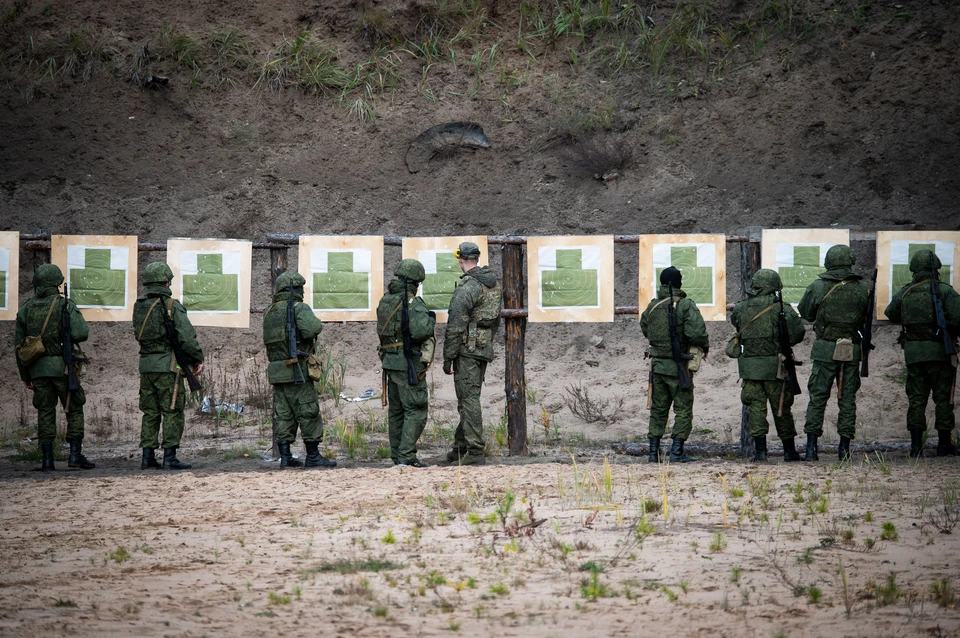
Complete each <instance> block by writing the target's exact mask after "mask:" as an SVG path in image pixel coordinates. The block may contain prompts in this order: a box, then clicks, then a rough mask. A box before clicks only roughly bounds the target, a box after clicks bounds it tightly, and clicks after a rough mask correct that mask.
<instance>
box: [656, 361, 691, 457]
mask: <svg viewBox="0 0 960 638" xmlns="http://www.w3.org/2000/svg"><path fill="white" fill-rule="evenodd" d="M671 405H673V430H672V432H671V436H672V437H673V438H675V439H677V438H678V439H680V440H681V441H686V440H687V439H688V438H690V433H691V432H692V431H693V388H690V389H688V390H681V389H680V378H679V377H670V376H667V375H665V374H656V373H654V375H653V401H652V406H651V407H650V430H649V435H650V436H652V437H654V436H655V437H662V436H663V435H664V433H665V432H666V430H667V419H668V418H669V417H670V406H671Z"/></svg>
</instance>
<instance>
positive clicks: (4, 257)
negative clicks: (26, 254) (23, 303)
mask: <svg viewBox="0 0 960 638" xmlns="http://www.w3.org/2000/svg"><path fill="white" fill-rule="evenodd" d="M19 290H20V233H18V232H16V231H5V232H0V321H6V320H11V319H16V318H17V310H18V309H19V304H20V298H19V296H18V294H17V293H18V292H19Z"/></svg>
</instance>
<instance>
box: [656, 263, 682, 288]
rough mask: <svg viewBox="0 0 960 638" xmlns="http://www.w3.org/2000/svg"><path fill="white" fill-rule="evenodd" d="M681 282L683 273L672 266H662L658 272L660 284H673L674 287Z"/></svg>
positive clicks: (677, 286)
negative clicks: (661, 269) (661, 270)
mask: <svg viewBox="0 0 960 638" xmlns="http://www.w3.org/2000/svg"><path fill="white" fill-rule="evenodd" d="M682 283H683V274H682V273H681V272H680V271H679V270H677V269H676V268H674V267H673V266H670V267H669V268H664V269H663V272H661V273H660V285H661V286H673V287H674V288H679V287H680V286H681V284H682Z"/></svg>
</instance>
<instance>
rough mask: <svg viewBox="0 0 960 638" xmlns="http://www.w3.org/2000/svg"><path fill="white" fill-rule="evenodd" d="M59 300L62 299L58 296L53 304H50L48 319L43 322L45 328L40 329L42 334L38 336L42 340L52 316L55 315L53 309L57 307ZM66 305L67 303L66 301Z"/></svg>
mask: <svg viewBox="0 0 960 638" xmlns="http://www.w3.org/2000/svg"><path fill="white" fill-rule="evenodd" d="M58 299H60V295H57V296H56V298H55V299H54V300H53V303H51V304H50V309H49V310H47V318H46V319H44V320H43V327H42V328H40V334H39V335H37V336H39V337H40V338H41V339H42V338H43V333H44V332H46V331H47V324H48V323H50V315H52V314H53V307H54V306H55V305H57V300H58ZM64 303H66V301H64Z"/></svg>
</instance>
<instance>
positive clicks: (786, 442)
mask: <svg viewBox="0 0 960 638" xmlns="http://www.w3.org/2000/svg"><path fill="white" fill-rule="evenodd" d="M782 441H783V460H784V462H785V463H793V462H795V461H802V460H803V457H802V456H800V455H799V454H798V453H797V447H796V445H795V444H794V442H793V439H792V438H790V439H782Z"/></svg>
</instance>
